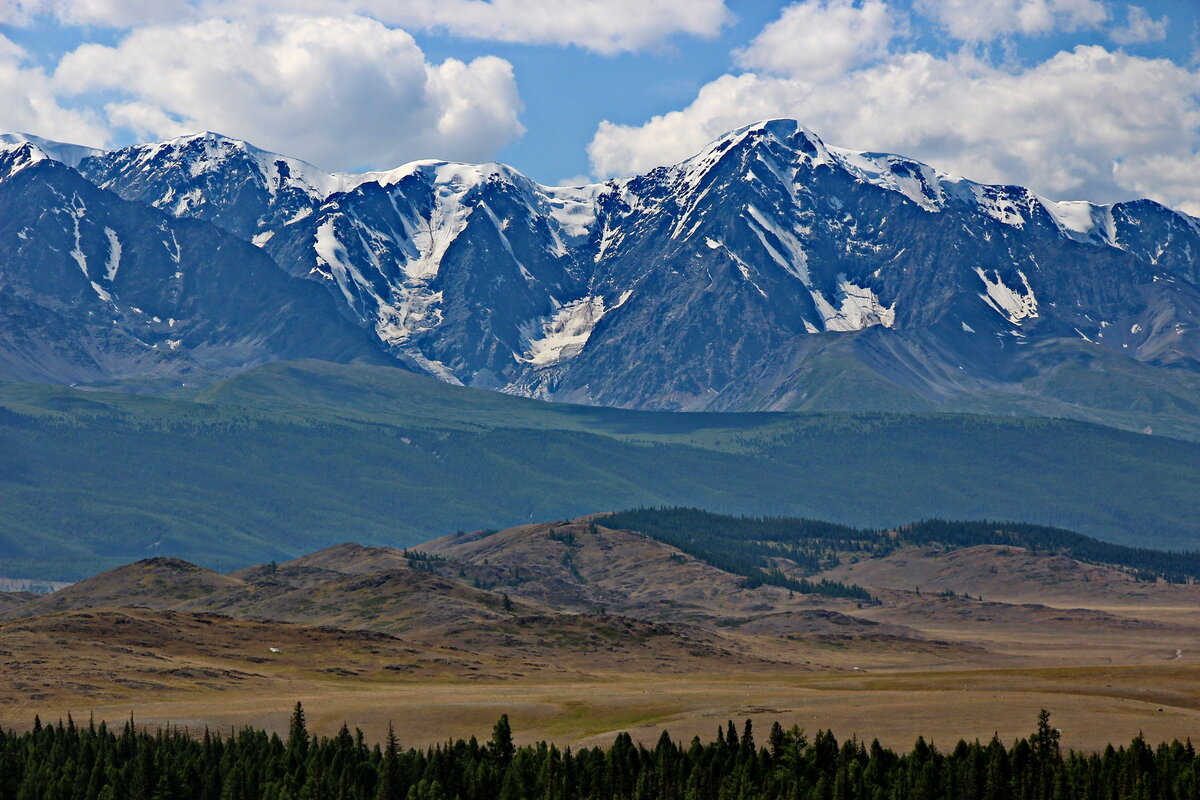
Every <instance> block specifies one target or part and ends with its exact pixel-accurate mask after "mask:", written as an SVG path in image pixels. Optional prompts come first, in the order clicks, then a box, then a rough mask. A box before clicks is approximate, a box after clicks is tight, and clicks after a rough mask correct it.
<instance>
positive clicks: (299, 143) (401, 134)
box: [54, 15, 523, 169]
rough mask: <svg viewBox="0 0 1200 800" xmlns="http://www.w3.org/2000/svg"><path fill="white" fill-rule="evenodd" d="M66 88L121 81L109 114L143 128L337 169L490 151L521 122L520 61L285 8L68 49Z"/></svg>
mask: <svg viewBox="0 0 1200 800" xmlns="http://www.w3.org/2000/svg"><path fill="white" fill-rule="evenodd" d="M54 81H55V84H56V87H57V89H58V90H59V91H60V92H64V93H72V94H80V93H84V92H94V91H101V92H112V93H116V94H117V95H120V97H121V99H119V100H115V101H113V102H111V103H109V104H108V105H107V106H106V109H105V110H106V113H107V116H108V122H109V124H110V125H112V126H114V127H122V128H127V129H130V130H132V131H133V132H134V133H135V134H136V135H138V136H140V137H150V138H161V137H166V136H172V135H176V134H178V133H180V132H184V131H193V130H198V129H212V130H216V131H219V132H221V133H225V134H228V135H231V136H235V137H239V138H244V139H248V140H249V141H251V142H254V143H255V144H258V145H260V146H262V147H266V148H270V149H277V150H280V151H281V152H286V153H288V154H289V155H296V156H299V157H300V158H304V159H307V160H310V161H313V162H314V163H316V164H318V165H320V166H322V167H325V168H329V169H353V168H359V167H362V166H366V165H373V166H380V165H392V164H397V163H400V162H403V161H406V160H410V159H413V158H418V157H429V156H436V157H442V158H453V159H462V160H481V159H486V158H489V157H491V156H492V155H494V154H495V152H496V150H497V149H498V148H499V147H501V146H502V145H503V144H504V143H506V142H508V141H510V140H511V139H512V138H514V137H516V136H518V135H520V134H521V133H522V130H523V129H522V127H521V123H520V121H519V118H518V115H519V112H520V108H521V102H520V98H519V95H518V92H517V87H516V82H515V80H514V77H513V72H512V66H511V65H510V64H509V63H508V62H507V61H504V60H502V59H499V58H495V57H490V56H485V57H481V58H477V59H475V60H473V61H471V62H463V61H459V60H455V59H447V60H446V61H444V62H442V63H440V64H432V63H430V62H428V61H427V60H426V58H425V55H424V53H423V52H422V51H421V49H420V48H419V47H418V46H417V44H416V42H414V41H413V38H412V37H411V36H410V35H409V34H408V33H406V32H404V31H402V30H396V29H392V28H389V27H387V26H385V25H383V24H382V23H380V22H378V21H376V20H373V19H369V18H366V17H336V18H334V17H302V16H287V15H276V16H270V17H262V18H258V19H253V20H251V19H233V20H227V19H207V20H202V21H199V22H189V23H183V24H174V25H146V26H142V27H138V28H136V29H134V30H132V31H131V32H130V33H129V34H128V35H126V36H125V37H124V38H123V39H122V40H120V41H119V42H118V43H117V44H116V45H115V46H112V47H109V46H104V45H98V44H85V45H82V46H80V47H79V48H77V49H76V50H74V51H73V52H71V53H69V54H67V55H66V56H64V57H63V59H62V61H61V62H60V63H59V65H58V68H57V70H56V71H55V74H54Z"/></svg>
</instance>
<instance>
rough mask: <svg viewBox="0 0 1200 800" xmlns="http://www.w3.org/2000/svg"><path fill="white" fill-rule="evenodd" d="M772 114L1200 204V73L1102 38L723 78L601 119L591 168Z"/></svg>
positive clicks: (677, 150)
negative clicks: (1021, 54) (639, 115)
mask: <svg viewBox="0 0 1200 800" xmlns="http://www.w3.org/2000/svg"><path fill="white" fill-rule="evenodd" d="M778 116H788V117H795V118H797V119H799V120H800V121H801V122H802V123H804V124H805V125H807V126H809V127H810V128H812V129H813V130H815V131H816V132H817V133H819V134H820V135H821V136H822V137H823V138H825V139H826V140H827V141H828V142H829V143H831V144H835V145H841V146H845V147H854V148H860V149H864V150H885V151H891V152H897V153H903V154H906V155H910V156H914V157H916V158H920V159H921V160H923V161H926V162H928V163H930V164H932V165H934V166H936V167H938V168H941V169H944V170H947V171H950V172H955V173H959V174H962V175H965V176H967V177H970V178H973V179H976V180H982V181H988V182H1003V183H1019V184H1023V185H1027V186H1030V187H1032V188H1034V189H1035V190H1037V191H1039V192H1042V193H1044V194H1047V195H1048V196H1050V197H1052V198H1056V199H1060V198H1082V199H1091V200H1099V201H1110V200H1116V199H1125V198H1129V197H1131V196H1150V197H1153V198H1155V199H1157V200H1160V201H1162V202H1165V203H1168V204H1170V205H1174V206H1177V207H1181V208H1185V209H1193V210H1194V209H1197V208H1200V185H1197V184H1196V183H1195V181H1194V180H1192V177H1193V176H1194V175H1195V165H1196V163H1197V160H1198V157H1197V153H1200V72H1198V71H1196V70H1193V69H1189V68H1186V67H1183V66H1180V65H1177V64H1175V63H1173V62H1171V61H1169V60H1166V59H1150V58H1142V57H1138V56H1133V55H1129V54H1127V53H1124V52H1120V51H1118V52H1111V51H1109V50H1107V49H1105V48H1103V47H1099V46H1080V47H1076V48H1075V49H1073V50H1070V51H1064V52H1060V53H1058V54H1057V55H1055V56H1053V57H1052V58H1050V59H1048V60H1046V61H1044V62H1042V63H1038V64H1034V65H1032V66H1029V67H1024V68H1012V69H1010V68H1003V67H1000V66H996V65H995V64H993V63H991V62H990V61H988V60H985V59H983V58H981V57H979V56H977V55H972V54H970V53H967V52H963V53H959V54H956V55H952V56H948V57H937V56H934V55H932V54H929V53H924V52H907V53H900V54H896V55H893V56H891V57H889V58H888V59H887V60H885V61H884V62H882V63H880V64H875V65H872V66H869V67H866V68H863V69H859V70H851V71H849V72H847V73H845V74H842V75H839V76H836V77H833V78H830V79H828V80H823V81H816V82H814V81H809V80H803V79H800V78H796V77H791V76H787V75H779V76H772V75H762V74H755V73H747V74H742V75H725V76H722V77H720V78H718V79H717V80H715V81H713V82H711V83H709V84H707V85H706V86H704V87H703V88H702V89H701V90H700V91H699V93H698V94H697V96H696V98H695V100H694V101H693V102H692V103H691V104H689V105H688V106H687V107H686V108H683V109H681V110H679V111H674V112H670V113H667V114H663V115H659V116H656V117H653V118H652V119H650V120H649V121H647V122H646V123H645V124H643V125H633V126H626V125H615V124H612V123H609V122H605V123H603V124H601V125H600V126H599V128H598V129H597V131H596V134H595V136H594V137H593V139H592V142H591V144H590V145H589V150H588V152H589V155H590V157H591V159H592V164H593V168H594V169H595V171H596V173H597V174H599V175H604V176H608V175H616V174H627V173H631V172H637V171H643V170H646V169H648V168H651V167H653V166H656V165H659V164H666V163H672V162H675V161H678V160H681V159H683V158H686V157H687V156H689V155H691V154H692V153H694V152H696V151H697V150H699V149H700V148H701V147H702V146H703V145H704V144H705V143H706V142H707V141H710V140H711V139H713V138H715V137H717V136H719V135H721V134H722V133H724V132H726V131H728V130H730V129H732V128H735V127H738V126H740V125H743V124H745V123H747V122H751V121H753V120H755V119H762V118H766V117H778ZM1185 175H1186V176H1188V177H1187V179H1184V178H1183V177H1182V176H1185Z"/></svg>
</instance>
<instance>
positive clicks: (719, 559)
mask: <svg viewBox="0 0 1200 800" xmlns="http://www.w3.org/2000/svg"><path fill="white" fill-rule="evenodd" d="M598 522H599V523H600V524H603V525H604V526H605V527H608V528H624V529H628V530H634V531H638V532H639V533H644V534H646V535H647V536H650V537H652V538H654V539H658V540H659V541H662V542H666V543H667V544H670V545H672V546H674V547H678V548H679V549H680V550H683V551H684V552H686V553H689V554H691V555H693V556H695V557H697V558H701V559H703V560H705V561H708V562H709V563H711V564H713V565H714V566H717V567H720V568H721V569H724V570H726V571H728V572H733V573H735V574H738V575H745V576H747V577H757V576H772V575H775V574H776V573H777V570H776V569H774V565H775V561H773V559H778V558H781V557H782V558H786V559H787V560H788V561H790V562H792V563H794V564H795V565H796V566H797V567H798V568H799V569H800V571H802V572H804V573H806V574H810V575H811V574H814V573H816V572H820V571H821V570H823V569H828V568H830V567H833V566H837V564H838V563H840V561H841V559H843V558H845V557H846V556H847V555H849V556H856V555H861V556H868V557H869V556H883V555H887V554H888V553H892V552H895V551H896V550H900V549H902V548H905V547H913V546H917V545H940V546H945V547H950V548H960V547H975V546H977V545H1010V546H1014V547H1023V548H1026V549H1028V550H1032V551H1035V552H1050V553H1055V554H1059V555H1065V556H1069V557H1071V558H1074V559H1077V560H1079V561H1087V562H1089V563H1094V564H1109V565H1113V566H1117V567H1124V568H1126V569H1128V570H1132V571H1133V572H1134V574H1135V575H1136V576H1137V577H1138V578H1139V579H1142V580H1154V579H1157V578H1163V579H1165V580H1168V581H1171V582H1175V583H1185V582H1188V581H1193V580H1200V552H1195V551H1193V552H1169V551H1165V550H1152V549H1149V548H1143V547H1127V546H1125V545H1119V544H1113V543H1111V542H1103V541H1100V540H1099V539H1093V538H1092V537H1090V536H1084V535H1083V534H1080V533H1076V532H1074V531H1069V530H1064V529H1062V528H1053V527H1048V526H1044V525H1030V524H1027V523H1021V522H978V521H976V522H970V521H967V522H962V521H959V522H954V521H949V520H941V519H931V520H924V521H921V522H916V523H912V524H909V525H903V526H900V527H898V528H882V529H872V528H854V527H850V526H848V525H838V524H835V523H832V522H823V521H820V520H813V519H804V518H799V517H744V516H743V517H735V516H729V515H726V514H714V513H712V512H709V511H702V510H700V509H697V508H639V509H632V510H628V511H621V512H617V513H615V514H610V515H606V516H604V517H601V518H599V519H598ZM768 580H769V577H768Z"/></svg>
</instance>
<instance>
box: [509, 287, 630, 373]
mask: <svg viewBox="0 0 1200 800" xmlns="http://www.w3.org/2000/svg"><path fill="white" fill-rule="evenodd" d="M627 298H628V295H626V296H625V298H623V299H622V302H623V300H624V299H627ZM617 305H618V306H619V305H620V303H618V304H617ZM607 310H608V309H605V307H604V298H603V297H600V296H596V295H589V296H587V297H581V298H579V299H578V300H573V301H572V302H570V303H567V304H565V305H563V306H560V307H559V308H558V309H557V310H556V311H555V312H554V313H553V314H552V315H550V317H549V318H548V319H546V320H544V321H542V322H541V323H540V326H539V327H540V329H541V330H540V336H538V338H536V339H535V338H530V339H529V349H528V350H526V352H525V354H524V355H523V356H521V357H520V358H519V359H518V360H519V361H524V362H527V363H529V364H532V365H533V366H535V367H548V366H552V365H554V364H559V363H562V362H563V361H566V360H568V359H570V358H574V357H575V356H577V355H579V353H580V351H581V350H583V347H584V345H586V344H587V341H588V338H589V337H591V335H592V331H593V330H594V329H595V327H596V323H598V322H599V321H600V319H601V318H602V317H603V316H604V315H605V313H606V312H607Z"/></svg>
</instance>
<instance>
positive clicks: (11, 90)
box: [0, 34, 108, 145]
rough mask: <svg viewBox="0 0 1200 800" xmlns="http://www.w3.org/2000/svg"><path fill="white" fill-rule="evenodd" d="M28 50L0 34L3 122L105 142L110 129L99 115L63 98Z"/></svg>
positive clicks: (50, 135)
mask: <svg viewBox="0 0 1200 800" xmlns="http://www.w3.org/2000/svg"><path fill="white" fill-rule="evenodd" d="M27 61H28V59H27V54H26V52H25V50H24V49H22V48H21V47H20V46H18V45H17V44H15V43H14V42H12V41H11V40H9V39H8V38H6V37H5V36H4V35H2V34H0V125H2V126H3V128H4V129H5V130H8V131H23V132H26V133H34V134H37V135H39V136H45V137H47V138H50V139H60V140H65V141H69V142H77V143H80V144H87V145H104V144H106V143H107V142H108V130H107V128H106V126H105V125H104V122H103V120H101V119H100V117H99V115H97V114H96V113H95V112H93V111H90V110H88V109H75V108H71V107H70V106H68V105H64V104H63V102H62V101H61V100H60V99H59V97H58V95H57V93H56V91H55V87H54V81H53V80H52V79H51V77H50V76H48V75H47V74H46V73H45V72H44V71H43V70H42V69H41V68H40V67H36V66H31V65H29V64H28V63H27Z"/></svg>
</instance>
